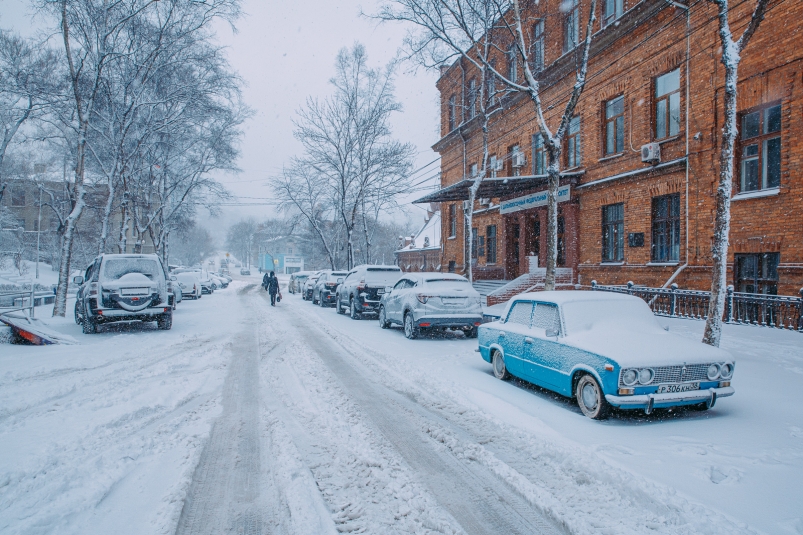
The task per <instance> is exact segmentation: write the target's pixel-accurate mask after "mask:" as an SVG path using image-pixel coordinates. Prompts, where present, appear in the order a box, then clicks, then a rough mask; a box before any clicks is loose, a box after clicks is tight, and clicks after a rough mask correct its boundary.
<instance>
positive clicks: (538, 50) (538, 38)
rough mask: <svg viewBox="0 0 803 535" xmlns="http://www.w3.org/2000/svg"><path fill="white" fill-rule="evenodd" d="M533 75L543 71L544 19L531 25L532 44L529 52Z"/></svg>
mask: <svg viewBox="0 0 803 535" xmlns="http://www.w3.org/2000/svg"><path fill="white" fill-rule="evenodd" d="M530 56H531V58H532V70H533V74H538V73H539V72H541V71H543V70H544V19H538V20H537V21H535V24H533V42H532V50H531V51H530Z"/></svg>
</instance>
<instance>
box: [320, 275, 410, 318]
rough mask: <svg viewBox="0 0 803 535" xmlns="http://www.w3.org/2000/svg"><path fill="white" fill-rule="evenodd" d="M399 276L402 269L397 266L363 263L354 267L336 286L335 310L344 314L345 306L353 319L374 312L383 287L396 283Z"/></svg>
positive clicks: (376, 309) (383, 291) (377, 309)
mask: <svg viewBox="0 0 803 535" xmlns="http://www.w3.org/2000/svg"><path fill="white" fill-rule="evenodd" d="M401 276H402V270H401V269H400V268H399V267H398V266H373V265H367V264H363V265H361V266H357V267H355V268H354V269H352V270H351V271H349V274H348V276H347V277H346V279H345V280H344V281H343V283H342V284H341V285H340V286H338V287H337V296H336V297H335V310H337V313H338V314H344V313H345V312H344V308H345V309H346V310H348V311H349V313H350V314H351V317H352V319H355V320H356V319H360V318H361V317H362V315H363V314H365V313H371V314H376V313H377V312H379V300H380V299H381V298H382V294H383V293H385V288H386V287H388V286H393V285H394V284H396V282H397V281H398V280H399V279H400V278H401Z"/></svg>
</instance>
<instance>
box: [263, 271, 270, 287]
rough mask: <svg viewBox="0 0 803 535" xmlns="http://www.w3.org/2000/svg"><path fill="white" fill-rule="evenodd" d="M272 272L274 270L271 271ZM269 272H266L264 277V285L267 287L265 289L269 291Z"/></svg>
mask: <svg viewBox="0 0 803 535" xmlns="http://www.w3.org/2000/svg"><path fill="white" fill-rule="evenodd" d="M271 273H272V272H271ZM269 278H270V277H269V275H268V272H267V271H266V272H265V275H264V276H263V277H262V287H263V288H265V291H266V292H267V291H268V279H269Z"/></svg>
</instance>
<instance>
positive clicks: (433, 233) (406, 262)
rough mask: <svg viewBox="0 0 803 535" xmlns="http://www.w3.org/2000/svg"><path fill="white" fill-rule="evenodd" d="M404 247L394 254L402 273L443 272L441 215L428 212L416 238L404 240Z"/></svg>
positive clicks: (438, 212)
mask: <svg viewBox="0 0 803 535" xmlns="http://www.w3.org/2000/svg"><path fill="white" fill-rule="evenodd" d="M402 240H403V241H402V243H401V245H402V247H401V249H399V250H398V251H396V252H395V253H394V254H395V256H396V265H397V266H399V267H400V268H401V269H402V271H440V270H441V213H440V211H434V212H427V218H426V219H425V220H424V226H423V227H421V230H419V231H418V233H417V234H416V235H415V236H410V237H409V238H402Z"/></svg>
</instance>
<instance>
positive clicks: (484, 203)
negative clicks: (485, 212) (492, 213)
mask: <svg viewBox="0 0 803 535" xmlns="http://www.w3.org/2000/svg"><path fill="white" fill-rule="evenodd" d="M479 203H480V204H481V205H482V206H488V205H489V204H491V199H489V198H488V197H480V200H479Z"/></svg>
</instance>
